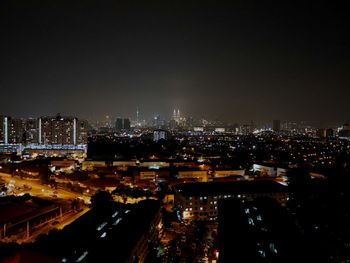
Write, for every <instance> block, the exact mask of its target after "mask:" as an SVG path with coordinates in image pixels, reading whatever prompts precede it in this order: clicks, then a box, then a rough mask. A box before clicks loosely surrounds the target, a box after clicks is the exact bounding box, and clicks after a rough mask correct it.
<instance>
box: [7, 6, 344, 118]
mask: <svg viewBox="0 0 350 263" xmlns="http://www.w3.org/2000/svg"><path fill="white" fill-rule="evenodd" d="M343 7H344V6H342V4H340V3H339V2H338V1H336V2H325V3H323V2H322V3H321V2H319V3H317V4H312V3H311V2H308V1H306V2H305V1H300V2H299V1H297V2H295V1H282V2H281V1H271V2H269V3H265V2H260V1H231V2H229V1H215V2H214V1H201V3H200V4H199V3H198V2H197V1H183V2H181V1H176V2H171V3H169V2H166V3H165V2H159V1H147V2H143V3H138V2H134V1H103V2H97V3H94V2H93V1H88V2H86V1H49V2H45V3H43V2H41V1H32V2H30V3H28V2H27V1H1V4H0V10H1V11H0V19H1V21H0V22H1V27H0V33H1V36H2V37H1V38H2V41H1V43H0V48H1V51H0V52H1V60H0V69H1V70H0V89H1V98H2V103H1V105H0V112H2V113H3V114H10V115H14V116H23V117H29V116H38V115H53V114H56V113H57V112H60V113H62V114H66V115H78V116H81V117H84V118H89V119H100V118H102V117H104V116H105V115H116V116H118V115H120V116H128V117H133V116H134V114H135V111H136V108H137V107H138V108H139V109H140V110H141V113H142V114H143V115H144V117H145V118H150V117H152V116H153V115H154V114H161V115H162V116H164V117H168V116H171V113H172V109H173V108H180V109H181V110H182V112H183V114H184V115H187V116H193V117H197V118H203V117H207V118H212V119H215V118H216V119H221V120H225V121H232V122H234V121H250V120H254V121H259V120H264V121H265V120H272V119H290V120H309V121H318V122H321V123H328V122H333V121H341V122H343V121H347V120H348V96H349V95H350V94H349V89H348V86H349V84H350V81H349V68H350V67H349V49H348V47H349V44H350V43H349V34H348V29H349V20H348V18H347V12H346V9H345V8H343Z"/></svg>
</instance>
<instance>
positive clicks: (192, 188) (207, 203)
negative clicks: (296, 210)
mask: <svg viewBox="0 0 350 263" xmlns="http://www.w3.org/2000/svg"><path fill="white" fill-rule="evenodd" d="M174 191H175V207H176V209H177V210H178V212H179V214H178V215H179V216H180V217H181V218H182V219H184V220H216V219H217V215H218V201H219V200H220V199H246V200H252V199H254V198H257V197H265V196H267V197H271V198H274V199H275V200H277V201H278V202H279V203H281V204H282V205H284V204H285V202H286V201H287V198H288V191H287V187H285V186H283V185H281V184H279V183H277V182H274V181H272V180H264V181H228V182H208V183H184V184H179V185H177V186H175V188H174Z"/></svg>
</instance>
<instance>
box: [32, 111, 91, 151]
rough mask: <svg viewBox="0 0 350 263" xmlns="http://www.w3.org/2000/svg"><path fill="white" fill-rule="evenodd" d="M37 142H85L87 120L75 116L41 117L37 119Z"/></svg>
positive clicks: (62, 143) (66, 143)
mask: <svg viewBox="0 0 350 263" xmlns="http://www.w3.org/2000/svg"><path fill="white" fill-rule="evenodd" d="M38 132H39V134H38V138H39V144H44V145H46V144H61V145H68V144H72V145H77V144H85V143H86V142H87V122H86V121H84V120H78V119H77V118H75V117H62V116H61V115H59V114H58V115H57V116H55V117H41V118H39V120H38Z"/></svg>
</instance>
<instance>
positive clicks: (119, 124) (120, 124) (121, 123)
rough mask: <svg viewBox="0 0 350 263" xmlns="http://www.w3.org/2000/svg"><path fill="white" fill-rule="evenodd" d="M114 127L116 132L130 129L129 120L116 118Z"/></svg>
mask: <svg viewBox="0 0 350 263" xmlns="http://www.w3.org/2000/svg"><path fill="white" fill-rule="evenodd" d="M115 129H116V130H117V131H118V132H125V131H130V120H129V119H127V118H124V119H123V118H117V120H116V122H115Z"/></svg>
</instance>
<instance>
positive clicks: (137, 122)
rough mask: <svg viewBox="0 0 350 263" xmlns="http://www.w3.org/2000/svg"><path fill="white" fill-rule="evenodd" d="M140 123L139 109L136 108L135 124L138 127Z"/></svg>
mask: <svg viewBox="0 0 350 263" xmlns="http://www.w3.org/2000/svg"><path fill="white" fill-rule="evenodd" d="M139 123H140V112H139V108H136V124H137V125H138V124H139Z"/></svg>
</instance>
